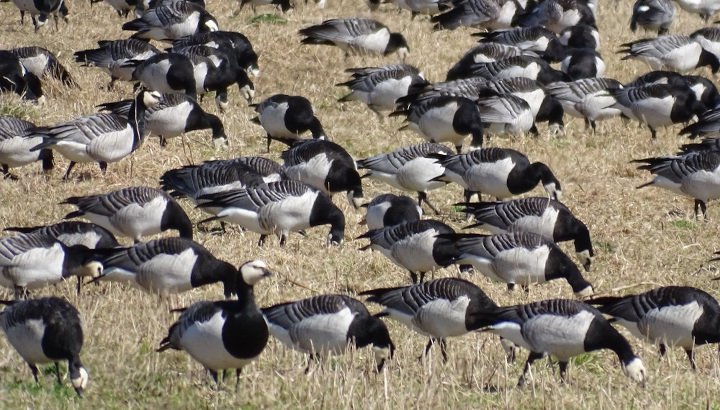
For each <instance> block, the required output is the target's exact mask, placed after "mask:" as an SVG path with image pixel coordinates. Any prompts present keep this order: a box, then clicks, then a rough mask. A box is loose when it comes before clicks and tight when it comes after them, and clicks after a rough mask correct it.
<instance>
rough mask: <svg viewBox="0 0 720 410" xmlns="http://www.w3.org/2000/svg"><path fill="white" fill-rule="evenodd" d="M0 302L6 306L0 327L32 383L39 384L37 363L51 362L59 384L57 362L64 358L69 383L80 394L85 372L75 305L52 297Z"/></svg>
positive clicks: (87, 377) (83, 385)
mask: <svg viewBox="0 0 720 410" xmlns="http://www.w3.org/2000/svg"><path fill="white" fill-rule="evenodd" d="M0 303H2V304H5V305H8V307H6V308H5V310H3V311H2V312H0V329H2V330H3V332H5V336H7V339H8V342H10V345H12V347H13V348H15V350H16V351H17V352H18V353H19V354H20V356H21V357H22V358H23V359H24V360H25V361H26V362H27V364H28V366H30V371H32V374H33V377H34V378H35V383H39V380H38V374H39V373H40V371H39V369H38V367H37V365H39V364H46V363H55V372H56V374H57V381H58V384H59V385H62V376H61V375H60V365H59V362H60V361H61V360H67V362H68V377H69V379H70V382H71V383H72V386H73V388H74V389H75V392H77V394H78V396H80V397H82V394H83V390H84V389H85V388H86V387H87V384H88V379H89V374H88V371H87V370H86V369H85V367H84V366H83V364H82V361H81V360H80V350H82V346H83V339H84V337H83V328H84V327H85V322H84V320H83V319H82V318H81V317H80V313H79V312H78V310H77V309H76V308H75V306H73V305H71V304H70V303H69V302H68V301H66V300H65V299H60V298H57V297H52V296H51V297H45V298H40V299H32V300H26V301H15V302H8V301H0Z"/></svg>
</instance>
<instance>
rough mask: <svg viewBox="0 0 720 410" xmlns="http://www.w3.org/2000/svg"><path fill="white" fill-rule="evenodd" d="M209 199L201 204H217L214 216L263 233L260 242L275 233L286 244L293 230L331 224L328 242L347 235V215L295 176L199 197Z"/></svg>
mask: <svg viewBox="0 0 720 410" xmlns="http://www.w3.org/2000/svg"><path fill="white" fill-rule="evenodd" d="M199 199H200V200H203V201H207V202H204V203H202V204H200V205H198V206H199V207H200V208H217V209H220V211H219V212H218V213H217V215H216V216H215V217H213V218H209V219H206V220H205V221H203V222H209V221H213V220H219V221H223V222H230V223H234V224H237V225H240V226H241V227H243V228H246V229H249V230H251V231H253V232H257V233H259V234H260V240H259V242H258V246H262V245H263V244H264V242H265V238H266V237H267V236H268V235H270V234H273V233H274V234H276V235H277V236H278V237H279V238H280V246H284V245H285V243H286V242H287V238H288V236H289V235H290V232H299V231H302V230H304V229H307V228H311V227H313V226H320V225H328V224H329V225H330V232H329V233H328V237H327V238H328V239H327V244H328V245H330V244H337V245H339V244H341V243H342V242H343V238H344V236H345V215H344V214H343V213H342V211H341V210H340V208H338V207H337V206H335V204H333V203H332V199H331V198H330V197H329V196H328V195H327V194H325V193H324V192H322V191H318V190H315V189H314V188H312V187H310V186H308V185H305V184H303V183H302V182H298V181H294V180H286V181H278V182H271V183H269V184H267V185H266V186H256V187H248V188H243V189H235V190H232V191H227V192H217V193H212V194H207V195H203V196H201V197H199Z"/></svg>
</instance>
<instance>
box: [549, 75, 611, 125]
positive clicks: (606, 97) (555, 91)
mask: <svg viewBox="0 0 720 410" xmlns="http://www.w3.org/2000/svg"><path fill="white" fill-rule="evenodd" d="M620 88H623V85H622V84H621V83H620V82H619V81H617V80H615V79H612V78H583V79H580V80H576V81H568V82H565V81H558V82H554V83H551V84H548V85H547V87H545V89H546V90H547V92H548V94H550V95H551V96H552V97H553V98H555V99H556V100H557V101H559V102H560V104H561V105H562V107H563V111H564V112H566V113H568V114H569V115H571V116H573V117H577V118H583V119H584V120H585V128H586V129H587V128H589V127H592V130H593V132H596V121H599V120H604V119H607V118H613V117H617V116H619V115H620V114H622V111H621V110H620V109H619V108H616V107H615V104H616V103H617V99H615V97H614V93H613V91H614V90H617V89H620Z"/></svg>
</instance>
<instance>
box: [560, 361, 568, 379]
mask: <svg viewBox="0 0 720 410" xmlns="http://www.w3.org/2000/svg"><path fill="white" fill-rule="evenodd" d="M558 365H559V366H560V383H565V374H566V372H567V366H568V362H563V361H560V362H559V363H558Z"/></svg>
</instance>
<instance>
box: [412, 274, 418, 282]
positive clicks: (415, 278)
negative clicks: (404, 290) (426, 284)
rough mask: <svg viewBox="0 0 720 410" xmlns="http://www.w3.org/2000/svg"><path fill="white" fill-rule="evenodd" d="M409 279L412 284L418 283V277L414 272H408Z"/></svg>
mask: <svg viewBox="0 0 720 410" xmlns="http://www.w3.org/2000/svg"><path fill="white" fill-rule="evenodd" d="M410 279H412V283H413V284H415V283H418V276H417V274H416V273H415V272H410Z"/></svg>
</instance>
